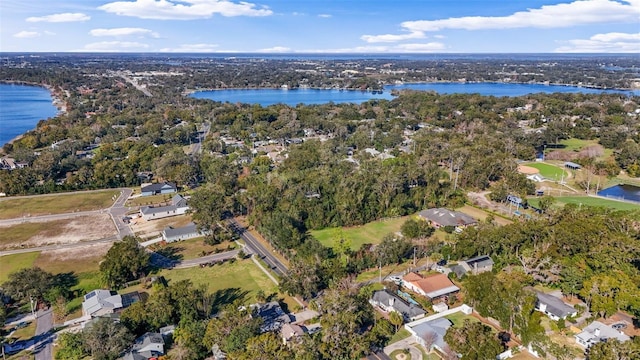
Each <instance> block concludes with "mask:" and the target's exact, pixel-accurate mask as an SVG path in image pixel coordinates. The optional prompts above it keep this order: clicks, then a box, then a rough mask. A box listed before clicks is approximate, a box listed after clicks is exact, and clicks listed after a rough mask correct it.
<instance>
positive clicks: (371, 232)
mask: <svg viewBox="0 0 640 360" xmlns="http://www.w3.org/2000/svg"><path fill="white" fill-rule="evenodd" d="M409 217H410V216H402V217H397V218H391V219H384V220H377V221H374V222H370V223H367V224H364V225H361V226H354V227H334V228H325V229H322V230H312V231H310V233H311V236H313V237H314V238H316V239H317V240H318V241H319V242H320V243H321V244H322V245H324V246H327V247H332V248H335V246H336V244H335V239H337V238H340V237H342V238H344V239H346V240H347V241H348V242H350V245H351V249H352V250H358V249H360V247H361V246H362V245H363V244H379V243H381V242H382V239H383V238H384V236H385V235H387V234H389V233H396V232H398V231H400V228H401V227H402V224H404V222H405V221H407V219H409Z"/></svg>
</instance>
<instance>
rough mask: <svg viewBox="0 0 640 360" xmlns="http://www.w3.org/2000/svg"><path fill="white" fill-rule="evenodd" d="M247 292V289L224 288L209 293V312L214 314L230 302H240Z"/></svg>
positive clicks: (243, 299) (245, 297) (244, 298)
mask: <svg viewBox="0 0 640 360" xmlns="http://www.w3.org/2000/svg"><path fill="white" fill-rule="evenodd" d="M248 294H249V292H248V291H246V290H242V289H240V288H226V289H220V290H217V291H216V292H214V293H213V294H212V295H211V297H212V302H211V313H212V314H216V313H217V312H219V311H220V310H221V309H222V308H223V307H224V306H225V305H229V304H232V303H234V302H236V301H238V302H241V303H242V302H244V301H245V300H246V299H247V295H248Z"/></svg>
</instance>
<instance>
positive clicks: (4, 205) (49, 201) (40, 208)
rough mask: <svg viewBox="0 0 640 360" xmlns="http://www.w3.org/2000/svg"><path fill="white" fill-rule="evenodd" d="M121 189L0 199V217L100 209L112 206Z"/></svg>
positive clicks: (11, 217)
mask: <svg viewBox="0 0 640 360" xmlns="http://www.w3.org/2000/svg"><path fill="white" fill-rule="evenodd" d="M118 195H120V191H119V190H105V191H97V192H83V193H70V194H60V195H42V196H34V197H16V198H13V197H12V198H5V199H2V200H0V219H15V218H21V217H24V216H27V217H28V216H40V215H51V214H65V213H72V212H78V211H91V210H100V209H104V208H108V207H110V206H111V205H112V204H113V202H114V198H113V197H114V196H116V197H117V196H118Z"/></svg>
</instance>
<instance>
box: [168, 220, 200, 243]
mask: <svg viewBox="0 0 640 360" xmlns="http://www.w3.org/2000/svg"><path fill="white" fill-rule="evenodd" d="M204 235H205V233H204V232H202V231H200V230H198V226H197V225H196V224H194V223H192V222H190V223H189V224H187V225H185V226H182V227H176V228H174V227H172V226H168V227H166V228H164V230H162V239H163V240H164V241H166V242H168V243H170V242H174V241H181V240H187V239H193V238H197V237H199V236H204Z"/></svg>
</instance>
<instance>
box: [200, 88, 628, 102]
mask: <svg viewBox="0 0 640 360" xmlns="http://www.w3.org/2000/svg"><path fill="white" fill-rule="evenodd" d="M406 89H411V90H422V91H435V92H437V93H440V94H454V93H458V94H474V93H477V94H480V95H492V96H522V95H528V94H535V93H547V94H549V93H584V94H600V93H603V92H606V93H623V94H628V95H632V94H635V95H640V91H624V90H599V89H590V88H583V87H577V86H562V85H543V84H510V83H420V84H403V85H392V86H386V87H385V88H384V91H383V92H382V93H373V92H369V91H355V90H333V89H332V90H321V89H294V90H286V89H247V90H244V89H231V90H209V91H198V92H194V93H193V94H191V95H190V96H191V97H194V98H196V99H209V100H215V101H220V102H227V101H228V102H231V103H236V102H239V103H248V104H260V105H262V106H268V105H273V104H278V103H282V104H287V105H290V106H295V105H298V104H305V105H310V104H324V103H328V102H334V103H356V104H359V103H362V102H365V101H368V100H371V99H386V100H391V99H393V96H392V95H391V92H392V91H393V90H406Z"/></svg>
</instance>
